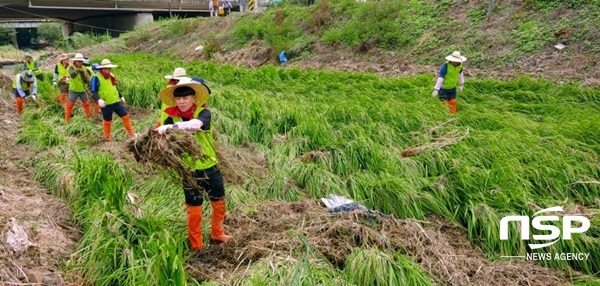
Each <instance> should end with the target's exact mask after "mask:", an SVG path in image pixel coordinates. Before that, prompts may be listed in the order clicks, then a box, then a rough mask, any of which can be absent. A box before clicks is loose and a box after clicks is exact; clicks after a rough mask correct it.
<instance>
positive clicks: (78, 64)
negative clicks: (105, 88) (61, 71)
mask: <svg viewBox="0 0 600 286" xmlns="http://www.w3.org/2000/svg"><path fill="white" fill-rule="evenodd" d="M71 61H73V64H72V65H70V66H69V68H68V69H67V70H68V72H69V78H70V80H69V97H68V98H67V107H66V108H65V122H66V123H67V124H69V119H71V112H73V107H74V106H75V102H77V99H78V98H79V99H80V100H81V104H82V105H83V110H84V111H85V115H86V116H87V117H88V118H90V117H91V116H92V113H91V111H90V103H89V102H88V96H87V94H86V90H87V88H88V85H89V83H90V74H89V72H88V70H87V69H86V68H85V67H84V66H83V62H84V61H85V58H84V57H83V55H82V54H76V55H75V57H74V58H72V59H71Z"/></svg>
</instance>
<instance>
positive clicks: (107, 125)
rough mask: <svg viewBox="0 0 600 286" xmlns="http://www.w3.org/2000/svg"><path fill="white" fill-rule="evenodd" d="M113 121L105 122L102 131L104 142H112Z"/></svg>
mask: <svg viewBox="0 0 600 286" xmlns="http://www.w3.org/2000/svg"><path fill="white" fill-rule="evenodd" d="M111 124H112V121H108V120H103V124H102V130H103V131H104V141H110V125H111Z"/></svg>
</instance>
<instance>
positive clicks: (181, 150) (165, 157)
mask: <svg viewBox="0 0 600 286" xmlns="http://www.w3.org/2000/svg"><path fill="white" fill-rule="evenodd" d="M127 150H128V151H129V152H131V153H133V156H134V157H135V160H136V161H138V162H140V163H152V164H156V165H159V166H162V167H165V168H168V169H171V170H173V171H175V172H177V173H178V174H181V176H182V178H183V179H184V180H186V181H187V182H188V183H190V184H191V185H196V181H195V180H194V178H193V176H192V172H191V170H190V168H189V167H188V166H187V165H186V163H185V161H184V159H183V158H184V157H186V158H189V159H191V160H192V161H195V160H197V159H203V158H204V153H203V152H202V146H200V144H198V142H197V141H196V139H195V138H194V136H193V135H192V134H191V133H187V132H175V131H170V130H167V132H166V133H165V134H164V135H158V134H157V133H154V132H153V130H152V129H148V132H147V133H146V134H142V135H140V136H138V137H136V138H133V139H131V140H129V141H128V142H127Z"/></svg>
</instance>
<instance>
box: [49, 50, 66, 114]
mask: <svg viewBox="0 0 600 286" xmlns="http://www.w3.org/2000/svg"><path fill="white" fill-rule="evenodd" d="M68 67H69V55H68V54H61V55H60V56H58V63H57V64H56V66H55V67H54V78H53V79H52V85H54V86H56V85H58V88H59V90H60V99H59V102H60V104H61V105H63V106H64V105H66V104H67V93H68V92H69V71H68V70H67V68H68Z"/></svg>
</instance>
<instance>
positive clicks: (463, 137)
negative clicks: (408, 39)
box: [18, 54, 600, 285]
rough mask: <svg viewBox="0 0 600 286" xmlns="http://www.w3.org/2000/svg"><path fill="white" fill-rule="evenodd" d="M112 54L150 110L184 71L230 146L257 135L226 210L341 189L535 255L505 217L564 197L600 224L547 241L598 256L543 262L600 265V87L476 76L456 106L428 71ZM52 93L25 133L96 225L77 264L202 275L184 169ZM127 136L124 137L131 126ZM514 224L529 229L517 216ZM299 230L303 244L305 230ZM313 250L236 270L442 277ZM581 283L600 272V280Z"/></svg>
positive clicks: (152, 275)
mask: <svg viewBox="0 0 600 286" xmlns="http://www.w3.org/2000/svg"><path fill="white" fill-rule="evenodd" d="M103 57H105V56H101V55H99V56H97V58H96V59H100V58H103ZM107 57H109V58H110V59H111V61H112V62H114V63H116V64H118V65H119V68H118V69H115V70H114V72H115V74H116V75H117V77H118V78H119V80H120V81H119V82H120V84H121V88H122V92H123V93H124V94H125V97H126V98H127V100H128V102H129V104H130V105H133V106H136V107H139V108H149V107H150V108H152V107H155V106H157V104H158V99H157V96H156V94H157V92H158V91H159V90H160V89H161V88H162V87H163V86H164V78H163V77H162V75H164V74H168V73H170V72H171V71H172V69H173V67H175V66H185V67H186V68H187V71H188V74H192V75H195V76H201V77H203V78H205V79H206V80H207V82H208V84H209V86H210V87H211V89H212V90H213V94H212V95H211V98H210V100H209V108H211V109H212V110H213V111H214V120H215V121H214V124H215V127H216V129H217V132H218V134H219V135H218V140H219V142H220V143H221V144H223V145H225V146H230V147H236V146H237V147H240V148H241V147H243V146H252V150H253V152H255V153H260V154H263V155H264V156H265V158H266V161H267V162H268V173H269V175H268V176H264V177H254V178H252V177H250V178H246V179H245V180H244V181H242V182H238V183H237V184H231V185H229V187H228V192H229V194H228V205H229V207H230V208H235V207H236V206H238V205H242V204H250V205H252V204H254V205H256V204H260V202H264V201H265V200H276V201H290V202H292V201H298V200H301V199H304V198H322V197H325V196H327V195H328V194H330V193H335V194H339V195H344V196H347V197H350V198H352V199H354V200H356V201H358V202H360V203H361V204H364V205H365V206H366V207H368V208H370V209H376V210H379V211H381V212H383V213H386V214H392V215H394V216H395V217H397V218H415V219H419V220H427V219H428V217H430V216H431V215H437V216H439V217H443V218H445V219H447V220H449V221H451V222H454V223H456V224H457V225H460V226H461V227H462V231H463V232H464V233H466V234H467V235H468V237H469V239H470V240H471V242H472V243H473V244H474V245H475V246H476V247H478V248H480V249H481V250H482V251H483V252H484V253H485V254H486V255H487V256H488V258H489V259H491V260H499V259H501V258H500V256H501V255H525V253H527V252H533V251H535V250H531V249H528V247H527V245H526V243H527V242H526V241H521V240H520V239H519V237H518V235H513V236H511V237H510V240H509V241H501V240H500V239H499V221H500V219H501V218H502V217H504V216H506V215H532V214H533V213H535V212H536V211H539V210H540V209H543V208H547V207H552V206H557V205H558V206H563V207H564V208H565V210H566V212H568V213H583V214H584V215H586V216H588V217H589V218H590V219H591V225H592V228H591V229H590V230H589V231H587V232H586V233H585V234H575V235H574V236H573V239H572V240H560V241H559V242H558V243H556V244H554V245H552V246H550V247H547V248H543V249H541V250H539V252H540V253H541V252H551V253H559V252H585V253H590V257H589V259H588V260H585V261H560V260H549V261H543V262H541V263H542V264H543V265H545V266H548V267H551V268H554V269H557V270H563V271H567V270H576V271H580V272H583V273H586V274H588V275H595V274H597V273H598V271H600V264H599V262H600V256H599V255H600V243H599V239H600V238H599V235H600V229H599V228H598V227H599V225H600V224H599V222H600V220H599V218H598V216H597V213H598V197H599V195H598V194H599V193H600V192H599V189H600V184H599V183H598V177H600V166H599V165H598V160H599V158H598V154H599V153H600V147H599V146H600V134H599V133H600V123H599V122H600V113H599V112H598V111H599V110H600V104H599V102H600V90H599V89H597V88H581V87H579V86H577V85H574V84H565V85H557V84H553V83H550V82H545V81H538V80H534V79H530V78H518V79H515V80H511V81H508V82H501V81H496V80H490V79H468V81H467V82H466V85H465V92H464V94H462V95H461V96H460V97H459V101H458V105H459V111H458V113H457V114H456V116H450V115H449V114H448V113H447V111H446V110H445V109H444V108H442V107H441V106H440V104H439V102H438V100H437V99H432V98H431V97H430V95H429V93H430V89H431V86H432V85H433V78H432V77H430V76H419V77H411V78H388V79H382V78H379V77H377V76H373V75H368V74H357V73H345V72H323V71H300V70H298V69H294V68H292V69H282V68H278V67H273V66H264V67H261V68H258V69H256V70H250V69H245V68H240V67H233V66H219V65H216V64H213V63H200V62H197V63H193V64H184V63H182V62H177V61H173V60H172V59H167V58H157V57H153V56H149V55H143V54H128V55H110V56H107ZM41 90H42V92H43V94H44V95H45V98H44V99H45V100H46V102H47V105H46V106H47V107H45V108H43V109H38V110H35V109H34V110H31V109H26V113H25V115H24V116H23V118H24V119H25V121H26V125H25V126H24V128H23V131H22V132H23V133H22V138H20V139H19V140H18V142H19V143H27V142H31V143H33V144H35V146H36V148H38V149H39V150H44V151H43V152H42V153H40V155H39V156H38V157H37V158H36V159H35V167H36V177H37V178H38V179H39V180H40V181H41V182H43V183H44V184H45V185H46V186H47V187H48V188H49V189H51V190H53V191H55V192H56V193H57V194H60V195H62V196H64V197H65V198H66V199H68V200H69V201H70V202H71V205H72V207H73V210H74V218H75V220H76V221H77V223H78V224H79V225H80V227H81V228H82V229H83V231H84V233H85V234H84V237H83V238H82V240H81V242H80V244H79V249H78V250H77V255H76V256H75V257H74V258H73V261H71V264H70V265H69V266H68V267H69V268H72V269H73V270H77V271H80V273H82V274H84V277H86V279H89V281H91V282H94V283H95V284H96V285H114V284H118V285H159V284H160V285H167V284H169V285H183V284H185V283H190V282H194V280H193V279H191V278H190V276H189V274H188V271H186V260H187V259H189V258H190V257H189V255H188V253H189V252H188V251H187V247H186V246H185V245H186V237H185V231H184V229H185V220H184V215H183V213H182V212H183V210H182V209H183V208H182V206H181V201H182V200H183V197H182V195H181V191H180V188H179V185H178V184H177V183H176V181H173V180H171V179H169V178H171V177H172V174H170V173H169V172H168V171H160V172H159V171H157V170H153V169H147V167H145V166H140V165H138V164H137V163H135V162H133V161H132V158H131V157H120V156H119V153H118V152H117V151H115V150H114V148H119V147H118V145H109V146H108V148H107V147H101V146H98V145H97V144H98V143H97V142H96V141H95V139H94V137H97V138H98V140H100V138H101V128H100V127H99V126H95V125H94V124H92V123H90V122H88V121H86V120H84V119H83V118H79V117H80V116H81V115H79V116H78V117H76V118H74V121H73V122H72V123H71V125H69V126H68V127H66V126H63V124H62V119H61V116H62V112H61V110H60V109H59V108H55V105H56V104H55V103H51V102H50V101H51V99H50V97H51V95H54V94H55V93H56V92H55V90H53V89H52V87H51V86H50V85H49V84H47V83H43V84H42V86H41ZM151 114H153V115H156V114H158V112H157V111H153V112H151ZM154 120H155V116H148V117H138V118H134V127H135V129H136V131H138V132H143V131H144V130H146V129H147V128H148V127H150V126H152V125H153V123H154ZM116 122H118V121H116ZM117 124H118V123H117ZM50 126H52V128H50ZM115 130H120V128H119V127H116V128H115ZM119 132H120V131H119ZM117 134H118V135H117V136H116V139H117V140H119V138H124V137H125V134H124V133H123V134H119V133H117ZM63 137H67V138H66V140H65V141H62V140H61V138H63ZM57 145H58V146H57ZM403 154H404V156H403ZM65 158H66V159H65ZM207 211H208V209H207ZM226 223H227V221H226ZM295 227H296V226H295V225H291V226H290V229H294V228H295ZM510 230H511V233H514V234H516V233H518V229H517V226H516V225H512V226H511V229H510ZM290 235H292V236H297V237H298V239H300V241H302V237H303V235H301V234H293V233H292V234H290ZM305 243H306V241H305ZM301 244H302V243H301ZM302 249H304V250H302ZM302 249H301V250H299V252H294V253H292V254H295V255H298V256H296V257H295V259H294V260H277V262H273V261H272V262H271V263H275V264H274V266H269V265H273V264H269V262H268V261H266V260H259V261H256V262H255V261H252V263H249V262H245V263H243V265H242V266H240V267H241V268H246V267H248V270H247V272H246V275H247V276H245V277H247V279H250V280H247V281H254V282H257V281H262V282H261V283H264V284H265V285H266V284H269V285H271V284H273V283H275V284H276V283H278V282H281V281H289V282H290V283H292V281H298V282H297V283H299V284H303V285H314V284H324V285H331V284H339V283H342V284H349V285H363V284H362V282H361V281H363V282H364V281H381V283H384V284H385V282H383V281H404V283H401V284H411V283H412V284H413V285H422V284H423V283H436V282H435V281H439V280H438V279H440V278H439V277H438V278H435V276H434V275H432V274H431V273H429V271H427V270H425V269H424V268H423V266H419V265H418V264H415V261H412V260H411V259H410V256H406V255H405V254H403V252H402V251H400V252H399V253H389V252H386V250H384V249H381V250H380V249H376V248H371V247H368V245H365V246H364V248H357V249H356V250H355V251H354V252H352V254H351V255H349V256H348V258H347V260H346V263H345V265H343V264H342V265H336V264H332V263H331V261H328V260H327V259H325V258H323V256H322V255H320V254H319V251H318V250H315V249H317V248H315V246H314V245H310V243H306V247H305V248H302ZM315 263H316V264H315ZM316 265H318V267H316ZM376 265H379V266H376ZM278 266H279V267H278ZM269 267H275V268H273V269H271V270H269ZM359 269H373V271H359ZM382 269H387V270H385V271H382ZM398 269H402V270H403V271H402V272H398ZM375 270H377V271H375ZM273 271H274V272H273ZM392 276H393V277H392ZM575 276H577V275H576V274H575ZM243 277H244V276H243ZM258 277H262V278H263V279H262V280H261V278H258ZM238 279H239V278H236V279H233V278H232V280H229V283H237V282H236V281H238V282H239V281H240V280H238ZM403 279H405V280H403ZM571 279H574V280H572V281H573V282H578V281H580V282H581V283H588V284H589V283H593V282H592V280H589V279H591V278H585V277H584V278H581V277H579V278H571ZM581 279H583V280H581ZM269 281H271V282H269ZM411 281H412V282H411ZM586 281H587V282H586ZM207 282H208V281H207ZM221 282H227V279H225V281H223V280H221ZM194 283H195V282H194ZM252 283H253V282H252ZM252 283H250V284H252Z"/></svg>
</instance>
